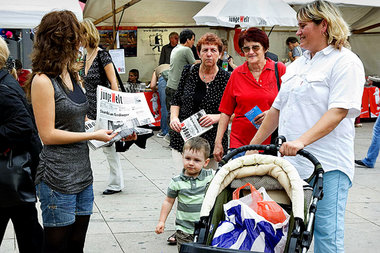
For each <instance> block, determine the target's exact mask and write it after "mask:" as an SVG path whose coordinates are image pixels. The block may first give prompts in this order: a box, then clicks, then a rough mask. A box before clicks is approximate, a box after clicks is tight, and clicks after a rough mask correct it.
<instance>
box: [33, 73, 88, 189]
mask: <svg viewBox="0 0 380 253" xmlns="http://www.w3.org/2000/svg"><path fill="white" fill-rule="evenodd" d="M50 80H51V82H52V84H53V87H54V100H55V128H56V129H60V130H65V131H70V132H84V131H85V128H84V121H85V116H86V114H87V110H88V101H87V100H85V102H84V103H76V102H74V101H72V100H71V99H70V98H69V97H68V96H67V94H66V92H65V90H64V88H63V86H62V84H61V83H60V79H59V78H50ZM77 92H80V93H81V95H82V96H85V94H84V92H83V90H82V89H77ZM41 181H43V182H44V183H45V184H47V185H48V186H49V187H50V188H52V189H53V190H55V191H58V192H60V193H64V194H76V193H79V192H81V191H82V190H84V189H85V188H86V187H87V186H89V185H90V184H92V181H93V177H92V170H91V164H90V158H89V149H88V146H87V141H81V142H77V143H71V144H63V145H44V146H43V149H42V151H41V153H40V163H39V165H38V167H37V174H36V180H35V182H36V184H38V183H40V182H41Z"/></svg>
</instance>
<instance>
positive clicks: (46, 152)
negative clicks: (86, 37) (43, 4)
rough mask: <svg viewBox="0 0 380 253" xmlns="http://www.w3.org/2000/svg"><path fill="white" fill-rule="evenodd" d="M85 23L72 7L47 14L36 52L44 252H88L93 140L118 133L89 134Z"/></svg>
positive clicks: (32, 92)
mask: <svg viewBox="0 0 380 253" xmlns="http://www.w3.org/2000/svg"><path fill="white" fill-rule="evenodd" d="M81 34H82V33H81V32H80V24H79V22H78V20H77V18H76V17H75V15H74V13H72V12H71V11H67V10H64V11H53V12H50V13H47V14H45V16H44V17H43V18H42V20H41V23H40V24H39V26H38V29H37V32H36V34H35V38H34V46H33V52H32V73H33V74H32V76H31V77H30V79H28V81H27V83H26V84H25V89H26V91H27V94H28V97H29V99H30V100H31V102H32V106H33V112H34V116H35V119H36V125H37V129H38V133H39V136H40V137H41V140H42V142H43V144H44V145H43V148H42V151H41V154H40V162H39V165H38V167H37V173H36V179H35V183H36V191H37V196H38V198H39V201H40V202H41V210H42V220H43V225H44V252H83V248H84V243H85V238H86V233H87V228H88V224H89V221H90V215H91V214H92V209H93V202H94V193H93V176H92V170H91V164H90V157H89V148H88V145H87V141H88V140H91V139H94V140H99V141H109V140H111V139H112V138H113V137H114V136H115V135H116V134H112V130H104V129H100V130H97V131H95V132H92V133H86V132H85V118H86V114H87V111H88V106H89V104H88V101H87V98H86V95H85V94H84V90H83V87H82V85H81V83H80V82H79V75H78V71H79V69H80V66H79V63H78V62H77V57H78V53H79V46H80V44H81V42H82V36H81Z"/></svg>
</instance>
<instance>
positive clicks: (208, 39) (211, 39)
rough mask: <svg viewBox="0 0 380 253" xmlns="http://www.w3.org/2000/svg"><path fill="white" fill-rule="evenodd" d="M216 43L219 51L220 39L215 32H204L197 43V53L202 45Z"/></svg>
mask: <svg viewBox="0 0 380 253" xmlns="http://www.w3.org/2000/svg"><path fill="white" fill-rule="evenodd" d="M205 44H207V45H216V46H217V47H218V50H219V52H222V50H223V43H222V40H221V39H220V38H219V37H218V36H217V35H216V34H215V33H205V34H204V35H203V36H202V37H201V38H200V39H199V40H198V43H197V51H198V53H199V52H200V51H201V48H202V45H205Z"/></svg>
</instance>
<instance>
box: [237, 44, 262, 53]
mask: <svg viewBox="0 0 380 253" xmlns="http://www.w3.org/2000/svg"><path fill="white" fill-rule="evenodd" d="M251 49H252V50H253V51H254V52H257V51H259V50H260V49H261V46H259V45H253V46H251V47H242V48H241V50H242V51H243V52H244V53H249V52H250V51H251Z"/></svg>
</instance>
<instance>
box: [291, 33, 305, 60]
mask: <svg viewBox="0 0 380 253" xmlns="http://www.w3.org/2000/svg"><path fill="white" fill-rule="evenodd" d="M286 45H287V46H288V48H289V52H288V56H289V59H290V60H291V61H294V60H295V59H297V58H298V57H300V56H301V55H302V54H303V51H305V50H303V49H302V48H301V47H300V44H299V43H298V39H297V38H296V37H288V38H287V39H286Z"/></svg>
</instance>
